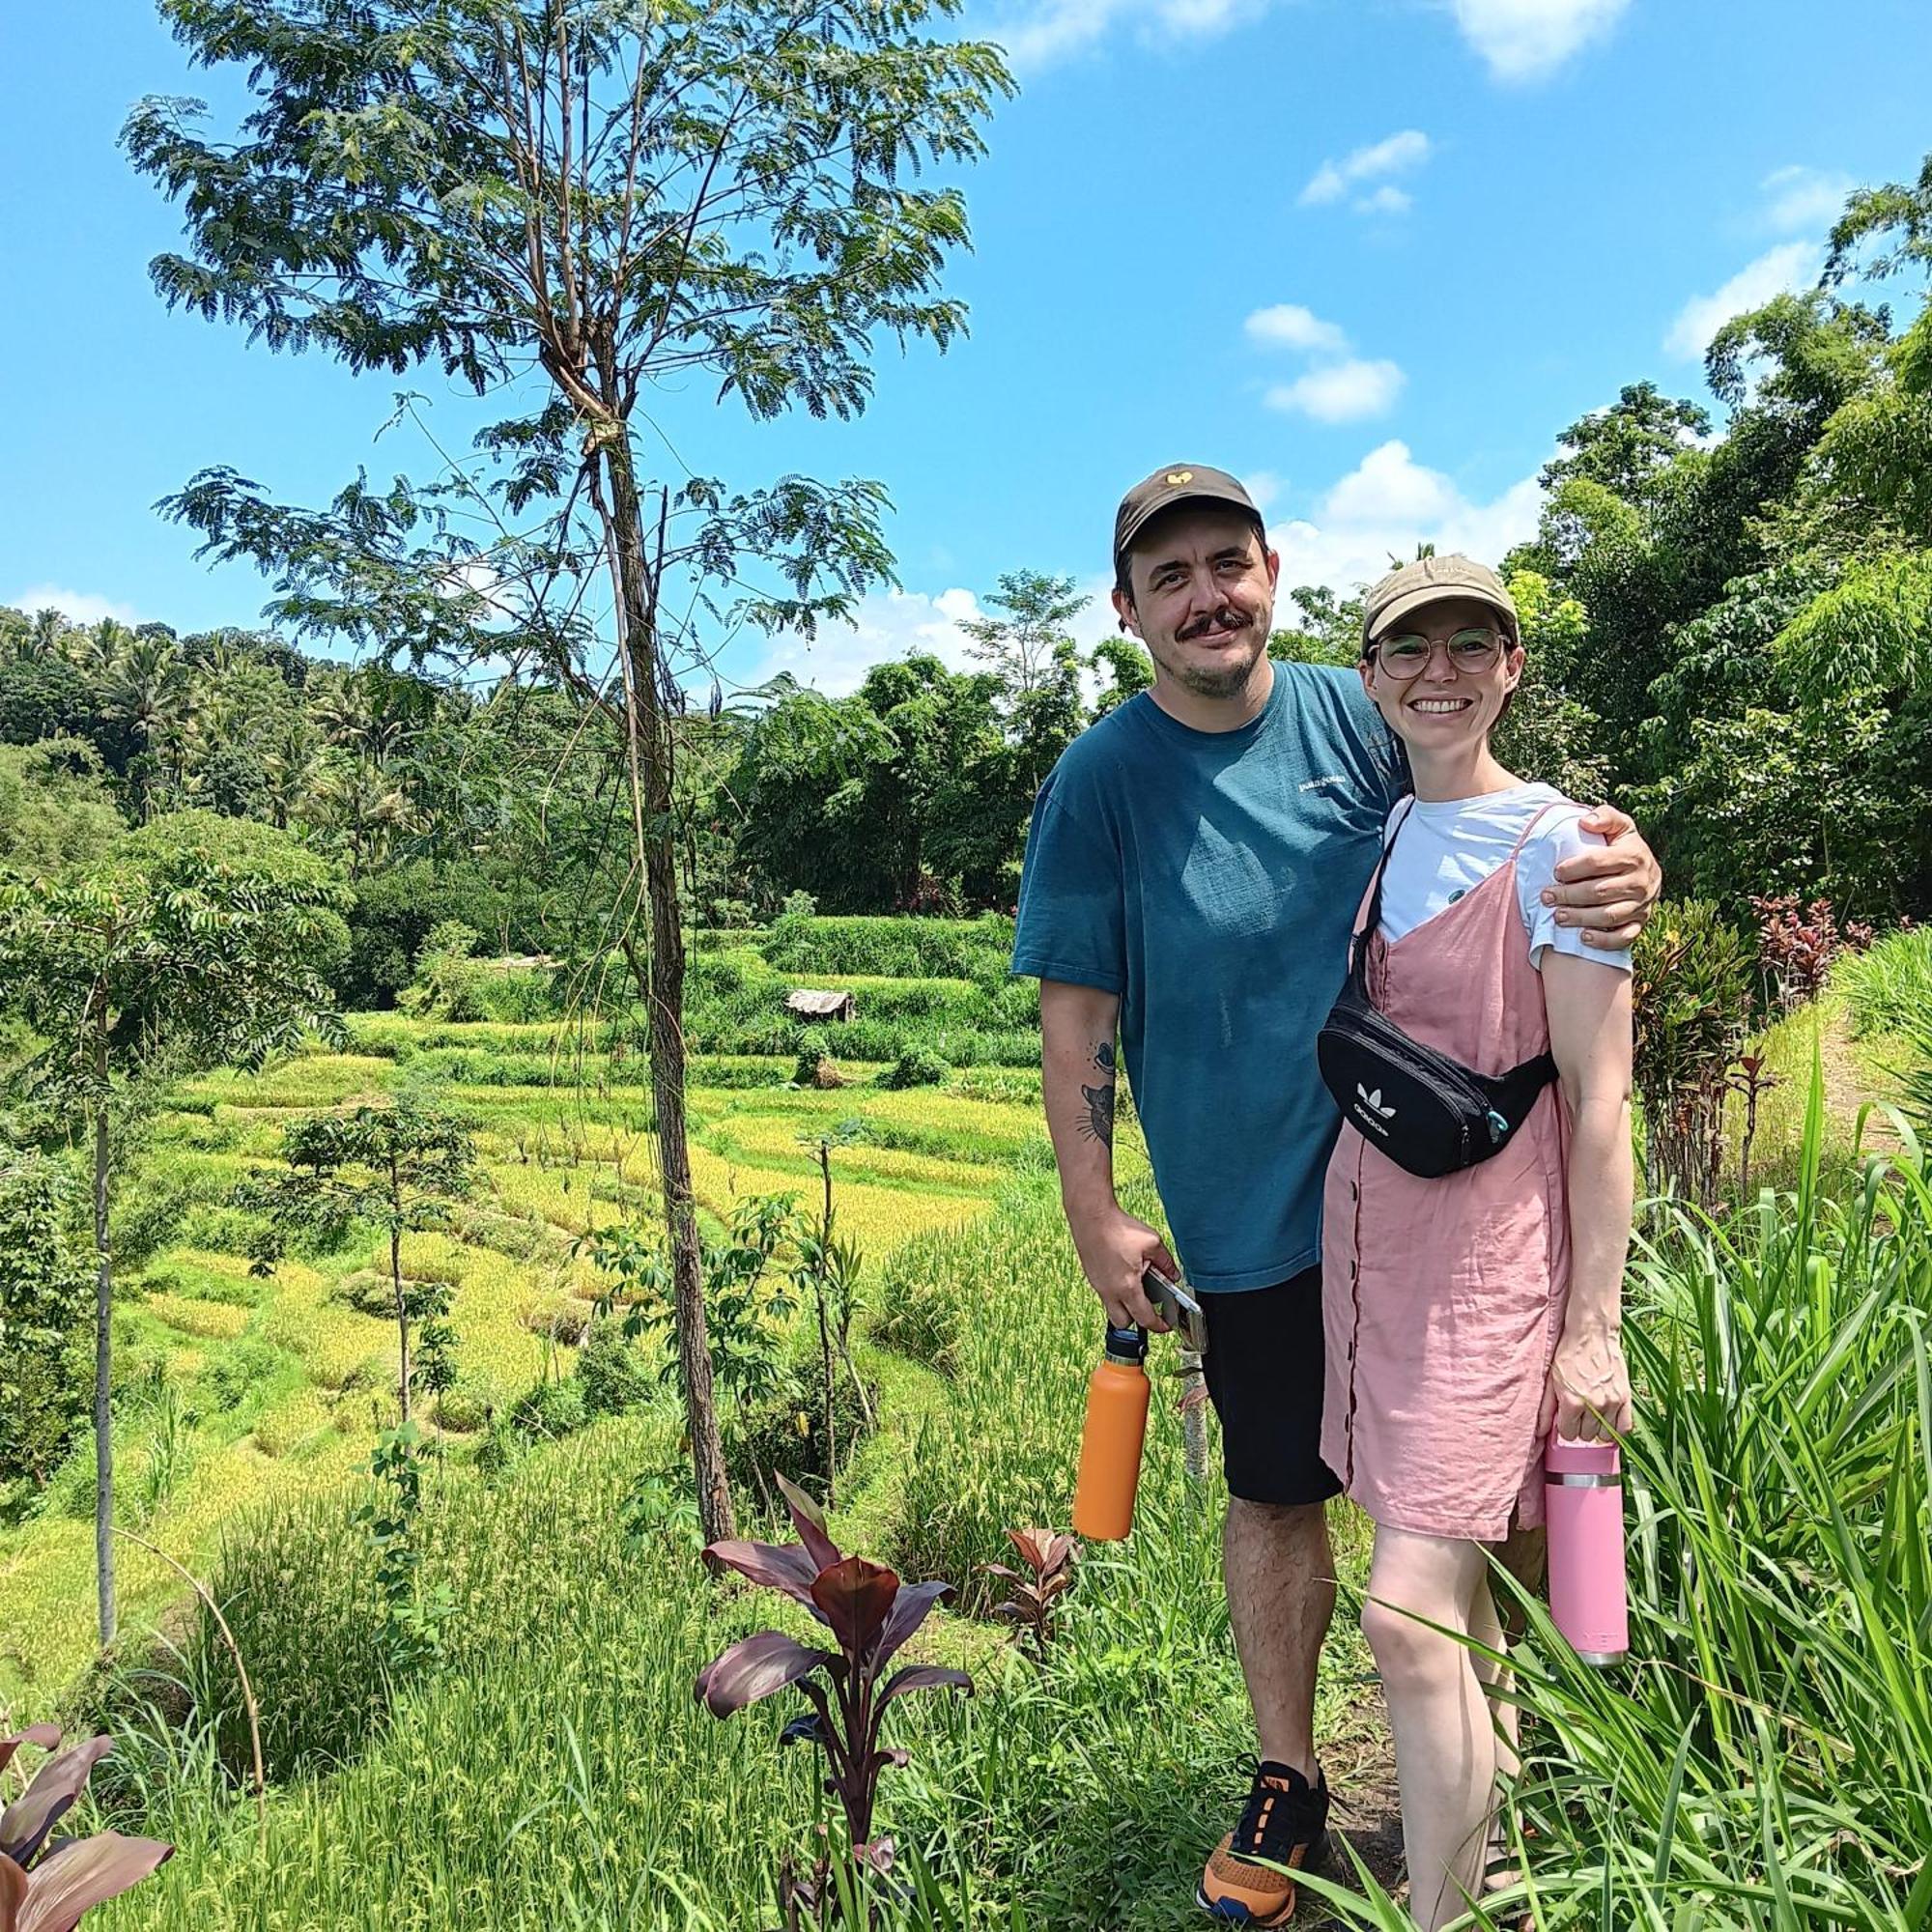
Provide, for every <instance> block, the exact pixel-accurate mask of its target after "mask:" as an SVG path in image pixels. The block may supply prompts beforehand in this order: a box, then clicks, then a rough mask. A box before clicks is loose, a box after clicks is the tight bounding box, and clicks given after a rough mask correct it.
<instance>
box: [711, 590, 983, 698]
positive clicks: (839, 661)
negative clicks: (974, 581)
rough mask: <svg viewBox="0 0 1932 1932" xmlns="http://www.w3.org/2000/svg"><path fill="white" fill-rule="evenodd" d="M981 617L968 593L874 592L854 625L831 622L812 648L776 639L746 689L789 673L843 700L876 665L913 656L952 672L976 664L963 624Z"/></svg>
mask: <svg viewBox="0 0 1932 1932" xmlns="http://www.w3.org/2000/svg"><path fill="white" fill-rule="evenodd" d="M979 615H980V606H979V603H978V601H977V600H976V599H975V597H974V595H973V593H972V592H971V591H970V590H959V589H952V590H941V591H939V592H938V593H937V594H936V595H929V594H927V593H925V592H923V591H918V590H874V591H873V592H871V593H870V594H869V595H868V596H867V597H864V598H862V599H861V600H860V603H859V608H858V611H857V612H856V613H855V617H856V621H855V622H853V623H850V624H841V623H837V622H833V623H827V624H821V625H820V626H819V627H818V635H817V637H816V638H814V639H812V640H811V641H810V643H808V642H807V641H806V640H805V639H803V638H796V637H784V638H774V639H772V640H771V642H770V643H769V644H768V645H767V647H766V650H765V654H764V657H763V658H762V660H761V661H760V662H759V664H758V667H757V668H756V669H755V670H754V671H753V672H752V673H751V674H750V675H749V676H748V677H747V678H746V680H745V681H746V683H747V684H762V683H764V682H765V680H766V679H768V678H772V677H776V676H777V675H778V674H779V672H780V671H781V670H788V671H790V672H791V674H792V676H794V677H795V678H797V679H798V681H799V683H801V684H809V685H810V686H811V687H812V688H813V689H814V690H816V691H822V692H823V693H824V694H825V696H827V697H845V696H849V695H850V694H851V693H852V692H854V691H856V690H857V689H858V688H859V685H860V683H861V682H862V681H863V679H864V678H865V675H866V673H867V671H868V670H869V669H870V668H872V666H874V665H875V664H884V663H886V662H888V661H889V660H891V659H894V658H902V657H904V656H905V655H906V654H907V653H908V652H910V651H929V652H930V653H931V654H932V655H933V656H934V657H936V658H938V659H940V660H941V661H942V662H943V663H945V664H947V665H950V666H951V667H952V668H953V669H954V670H961V669H964V668H966V667H967V666H968V665H969V664H970V663H971V662H972V660H971V659H970V658H968V656H967V655H966V644H967V638H966V634H965V633H964V632H963V631H962V630H960V628H959V625H960V623H961V621H962V620H963V619H965V618H968V617H977V616H979Z"/></svg>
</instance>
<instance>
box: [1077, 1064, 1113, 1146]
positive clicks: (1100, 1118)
mask: <svg viewBox="0 0 1932 1932" xmlns="http://www.w3.org/2000/svg"><path fill="white" fill-rule="evenodd" d="M1094 1066H1095V1067H1096V1068H1097V1069H1098V1071H1099V1073H1100V1075H1101V1083H1100V1085H1099V1086H1097V1087H1086V1086H1083V1087H1082V1088H1081V1090H1080V1097H1081V1098H1082V1099H1083V1100H1085V1101H1086V1103H1087V1118H1086V1119H1085V1120H1084V1121H1082V1122H1080V1131H1081V1133H1082V1134H1084V1135H1085V1136H1086V1137H1087V1139H1089V1140H1090V1141H1099V1142H1101V1143H1102V1144H1103V1145H1104V1146H1107V1147H1110V1148H1111V1147H1112V1146H1113V1145H1114V1084H1115V1081H1116V1078H1117V1077H1118V1076H1117V1072H1116V1068H1115V1064H1114V1042H1113V1041H1112V1040H1110V1039H1106V1040H1102V1041H1101V1042H1100V1043H1099V1045H1098V1046H1096V1047H1095V1048H1094Z"/></svg>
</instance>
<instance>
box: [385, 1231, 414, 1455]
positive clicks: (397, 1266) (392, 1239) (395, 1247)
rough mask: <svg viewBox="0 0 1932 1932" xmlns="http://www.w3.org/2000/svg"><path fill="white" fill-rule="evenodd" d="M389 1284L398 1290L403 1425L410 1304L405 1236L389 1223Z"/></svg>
mask: <svg viewBox="0 0 1932 1932" xmlns="http://www.w3.org/2000/svg"><path fill="white" fill-rule="evenodd" d="M389 1286H390V1287H391V1288H393V1289H394V1290H395V1292H396V1331H397V1333H398V1335H399V1336H400V1337H401V1340H402V1358H403V1380H402V1397H403V1427H404V1428H405V1429H407V1428H408V1427H409V1426H410V1305H409V1303H408V1302H407V1301H405V1300H404V1299H403V1237H402V1234H401V1232H400V1231H399V1230H398V1228H397V1227H396V1224H395V1222H393V1221H391V1222H390V1223H389Z"/></svg>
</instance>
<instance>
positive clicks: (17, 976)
mask: <svg viewBox="0 0 1932 1932" xmlns="http://www.w3.org/2000/svg"><path fill="white" fill-rule="evenodd" d="M340 895H341V888H340V886H339V885H338V883H337V882H336V880H335V878H334V875H333V873H332V871H331V868H330V867H328V866H327V864H326V863H325V862H324V861H323V860H321V859H319V858H317V857H316V856H314V855H313V854H311V853H306V852H303V851H301V850H300V849H299V848H298V847H297V846H296V845H295V844H294V843H293V842H292V841H291V840H290V839H289V838H287V837H286V835H284V834H281V833H277V832H274V831H272V830H271V829H270V828H269V827H267V826H261V825H250V824H247V823H244V822H242V821H240V820H236V819H223V818H219V817H216V816H214V815H213V814H212V813H207V812H180V813H176V814H173V815H171V816H169V817H165V818H160V819H156V821H155V822H154V823H153V824H151V825H148V826H146V827H144V828H143V829H142V830H140V831H138V832H134V833H130V834H128V836H127V837H125V838H123V839H122V840H121V841H120V842H119V844H117V845H116V846H115V847H114V848H113V849H112V851H110V852H109V853H108V854H107V855H105V856H104V857H102V858H100V859H99V860H97V861H96V862H95V863H93V864H92V865H88V866H84V867H72V868H71V869H69V870H66V871H61V872H54V873H50V874H45V875H43V876H41V877H38V878H35V879H33V880H31V881H28V882H26V883H8V882H6V880H5V879H4V878H0V988H4V993H0V997H4V998H5V999H6V1000H7V1002H8V1003H9V1005H10V1006H12V1007H13V1008H14V1010H16V1011H17V1012H18V1013H19V1015H20V1016H21V1017H22V1018H23V1019H24V1020H25V1021H26V1022H27V1024H28V1025H29V1026H30V1027H31V1028H32V1029H33V1030H34V1032H35V1033H36V1034H37V1035H38V1036H39V1037H40V1039H41V1040H42V1042H43V1051H42V1052H41V1053H40V1054H39V1056H38V1057H37V1058H36V1059H35V1060H33V1061H32V1062H30V1063H29V1065H28V1066H27V1067H26V1069H25V1071H24V1074H23V1076H22V1077H23V1079H24V1081H25V1083H26V1084H27V1085H28V1086H29V1087H30V1088H31V1089H32V1090H33V1091H34V1092H35V1094H37V1096H38V1097H39V1098H41V1099H43V1100H44V1101H46V1102H48V1103H50V1104H51V1105H52V1106H54V1107H55V1108H56V1109H57V1110H58V1111H59V1112H61V1113H63V1114H65V1115H66V1116H67V1118H68V1119H69V1120H70V1121H71V1124H72V1126H73V1128H74V1129H76V1130H77V1132H76V1138H78V1137H80V1135H81V1134H83V1133H84V1135H85V1137H86V1138H87V1140H88V1141H90V1142H91V1146H92V1154H93V1170H94V1174H93V1179H94V1203H93V1205H94V1244H95V1262H96V1290H95V1368H94V1423H95V1456H96V1503H95V1512H96V1514H95V1536H96V1563H97V1568H98V1572H99V1622H100V1638H101V1641H102V1642H103V1643H106V1642H108V1641H110V1640H111V1639H112V1637H113V1634H114V1615H115V1607H114V1550H113V1538H112V1527H113V1519H114V1463H113V1432H112V1430H111V1428H110V1426H109V1425H110V1421H111V1413H110V1401H111V1393H112V1385H113V1325H112V1314H113V1296H114V1256H113V1249H112V1242H111V1238H110V1234H109V1230H110V1226H111V1216H110V1209H111V1204H112V1198H113V1193H114V1179H115V1176H114V1163H113V1135H112V1131H111V1128H112V1123H113V1121H114V1119H115V1117H116V1115H117V1113H118V1112H119V1111H120V1110H121V1108H122V1107H123V1105H124V1104H125V1102H126V1101H127V1100H128V1098H129V1097H131V1096H130V1094H129V1090H130V1089H134V1090H138V1089H139V1088H141V1087H142V1086H143V1085H144V1084H145V1083H148V1082H152V1081H154V1080H156V1079H160V1078H165V1077H167V1076H169V1075H172V1074H178V1073H182V1072H186V1071H190V1070H193V1069H195V1068H199V1067H208V1066H218V1065H260V1064H261V1063H262V1062H263V1061H265V1060H267V1059H269V1058H270V1057H271V1056H273V1055H276V1054H280V1053H286V1052H291V1051H293V1050H294V1049H295V1048H296V1047H297V1046H298V1045H299V1044H300V1042H301V1040H302V1038H303V1037H304V1035H305V1034H306V1032H307V1031H308V1029H309V1028H310V1027H311V1026H312V1025H314V1024H315V1023H317V1022H318V1021H319V1020H322V1019H323V1018H324V1017H325V1016H326V1015H327V1013H328V1012H329V1010H330V996H329V990H328V984H327V974H328V972H329V971H330V970H331V969H332V968H333V967H334V966H335V965H336V964H337V963H339V961H340V958H341V955H342V952H343V950H344V948H345V946H346V942H347V934H346V932H345V930H344V927H343V923H342V920H341V916H340V914H339V912H338V911H337V909H336V908H337V903H338V900H339V898H340Z"/></svg>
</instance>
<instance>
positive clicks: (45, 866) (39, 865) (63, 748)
mask: <svg viewBox="0 0 1932 1932" xmlns="http://www.w3.org/2000/svg"><path fill="white" fill-rule="evenodd" d="M127 829H128V828H127V825H126V823H125V821H124V820H123V819H122V817H121V814H120V812H119V811H117V810H115V807H114V801H113V799H112V797H111V796H110V795H109V793H108V791H107V789H106V787H105V785H104V784H102V782H101V781H100V778H99V761H98V758H97V755H96V753H94V750H93V748H92V747H91V746H89V745H87V744H85V743H84V742H82V741H80V740H76V739H66V740H62V739H49V740H46V741H44V742H43V743H41V744H39V745H35V746H14V745H0V875H4V874H6V873H8V872H13V873H15V874H17V875H20V876H23V877H26V876H31V875H33V874H34V873H37V872H52V871H58V870H60V869H61V868H62V867H66V866H71V865H73V864H76V863H79V862H84V861H86V860H90V859H96V858H99V856H100V855H101V854H102V853H103V852H105V851H106V850H107V848H108V847H109V846H110V845H112V844H113V843H114V841H115V840H116V839H117V838H120V837H121V836H122V835H123V834H124V833H125V832H126V831H127Z"/></svg>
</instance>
